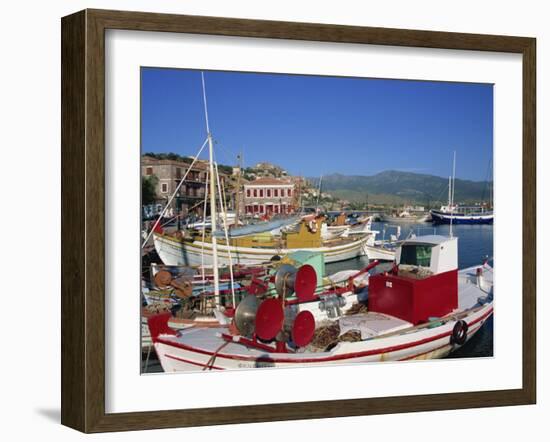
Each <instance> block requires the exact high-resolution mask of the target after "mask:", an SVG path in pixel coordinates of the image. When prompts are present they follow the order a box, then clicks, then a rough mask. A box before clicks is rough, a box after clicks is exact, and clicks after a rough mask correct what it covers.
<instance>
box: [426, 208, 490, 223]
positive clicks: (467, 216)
mask: <svg viewBox="0 0 550 442" xmlns="http://www.w3.org/2000/svg"><path fill="white" fill-rule="evenodd" d="M431 215H432V221H433V223H434V224H451V223H453V224H493V219H494V214H493V211H492V210H488V209H486V208H485V207H483V206H457V205H453V206H450V205H447V206H441V208H440V209H439V210H432V211H431Z"/></svg>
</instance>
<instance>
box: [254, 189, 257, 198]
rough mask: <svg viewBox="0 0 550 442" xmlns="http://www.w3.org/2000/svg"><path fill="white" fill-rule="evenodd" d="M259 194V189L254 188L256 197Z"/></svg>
mask: <svg viewBox="0 0 550 442" xmlns="http://www.w3.org/2000/svg"><path fill="white" fill-rule="evenodd" d="M257 196H258V189H254V198H255V197H257Z"/></svg>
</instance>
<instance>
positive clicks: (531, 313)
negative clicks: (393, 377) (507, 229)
mask: <svg viewBox="0 0 550 442" xmlns="http://www.w3.org/2000/svg"><path fill="white" fill-rule="evenodd" d="M106 29H124V30H139V31H162V32H175V33H193V34H211V35H221V36H241V37H261V38H273V39H291V40H304V41H322V42H335V43H338V42H340V43H358V44H376V45H389V46H404V47H418V48H440V49H456V50H476V51H490V52H506V53H517V54H521V55H522V58H523V61H522V63H523V251H524V257H523V282H522V283H523V295H522V296H523V317H522V321H523V324H522V332H523V338H522V339H523V341H522V342H523V360H522V367H523V385H522V387H521V388H519V389H513V390H498V391H476V392H467V393H447V394H428V395H416V396H401V397H382V398H364V399H349V400H334V401H322V402H301V403H291V404H271V405H254V406H234V407H219V408H206V409H205V408H202V409H188V410H170V411H148V412H135V413H117V414H107V413H106V412H105V388H106V387H105V338H106V337H105V326H104V325H105V299H104V290H105V270H104V260H105V207H104V206H105V141H104V140H105V76H104V74H105V30H106ZM61 49H62V307H61V312H62V341H61V344H62V409H61V421H62V424H64V425H67V426H69V427H72V428H75V429H78V430H80V431H83V432H102V431H121V430H141V429H151V428H169V427H184V426H199V425H217V424H230V423H244V422H262V421H280V420H289V419H311V418H325V417H339V416H357V415H369V414H382V413H402V412H411V411H430V410H446V409H461V408H473V407H494V406H507V405H521V404H533V403H535V400H536V300H535V291H536V149H535V146H536V145H535V136H536V135H535V134H536V97H535V87H536V77H535V76H536V70H535V55H536V41H535V39H533V38H525V37H511V36H496V35H474V34H459V33H449V32H432V31H417V30H405V29H384V28H367V27H355V26H353V27H352V26H339V25H326V24H311V23H291V22H276V21H261V20H241V19H230V18H216V17H198V16H185V15H169V14H153V13H141V12H122V11H105V10H84V11H81V12H78V13H75V14H73V15H70V16H67V17H64V18H63V19H62V48H61Z"/></svg>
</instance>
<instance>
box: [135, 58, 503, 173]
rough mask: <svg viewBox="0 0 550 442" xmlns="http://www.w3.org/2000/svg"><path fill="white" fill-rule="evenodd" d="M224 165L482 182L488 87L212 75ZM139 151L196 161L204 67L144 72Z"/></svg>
mask: <svg viewBox="0 0 550 442" xmlns="http://www.w3.org/2000/svg"><path fill="white" fill-rule="evenodd" d="M205 80H206V92H207V98H208V113H209V120H210V128H211V131H212V134H213V137H214V139H215V140H216V143H217V144H216V152H217V154H216V155H217V160H218V162H219V163H221V164H236V163H237V159H236V156H237V154H238V153H240V152H241V151H242V152H243V158H244V165H245V166H250V165H254V164H256V163H258V162H260V161H269V162H273V163H275V164H278V165H280V166H282V167H283V168H285V169H286V170H288V171H289V173H291V174H295V175H304V176H320V175H327V174H331V173H341V174H345V175H372V174H375V173H378V172H381V171H384V170H390V169H391V170H401V171H410V172H418V173H426V174H432V175H438V176H444V177H446V176H449V174H450V171H451V167H452V152H453V151H454V150H456V152H457V177H458V178H463V179H471V180H484V179H486V177H487V169H488V165H489V162H490V158H491V156H492V152H493V87H492V85H486V84H467V83H443V82H429V81H406V80H379V79H363V78H339V77H319V76H298V75H281V74H273V75H272V74H254V73H239V72H217V71H206V72H205ZM141 92H142V104H141V105H142V109H141V119H142V122H141V123H142V124H141V128H142V133H141V137H142V138H141V140H142V141H141V142H142V146H141V147H142V151H143V152H176V153H179V154H180V155H195V154H196V152H197V150H198V148H199V147H200V146H201V145H202V143H203V141H204V139H205V138H206V128H205V119H204V110H203V102H202V86H201V77H200V71H194V70H180V69H157V68H142V91H141Z"/></svg>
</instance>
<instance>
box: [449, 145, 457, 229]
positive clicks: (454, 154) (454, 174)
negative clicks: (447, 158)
mask: <svg viewBox="0 0 550 442" xmlns="http://www.w3.org/2000/svg"><path fill="white" fill-rule="evenodd" d="M455 179H456V150H455V151H454V152H453V181H452V192H451V219H450V220H449V235H450V236H451V238H452V237H453V213H454V203H455Z"/></svg>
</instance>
